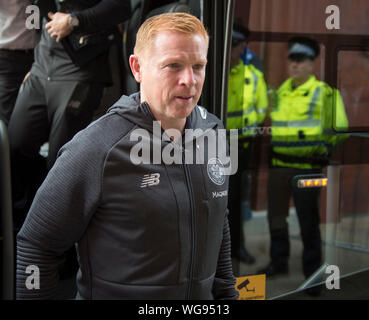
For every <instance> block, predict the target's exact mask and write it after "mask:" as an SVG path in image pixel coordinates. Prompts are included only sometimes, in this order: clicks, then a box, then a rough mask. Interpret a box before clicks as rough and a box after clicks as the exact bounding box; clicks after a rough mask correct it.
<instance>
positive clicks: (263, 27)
mask: <svg viewBox="0 0 369 320" xmlns="http://www.w3.org/2000/svg"><path fill="white" fill-rule="evenodd" d="M248 6H250V23H249V28H250V29H251V30H253V31H261V32H279V33H280V32H294V33H308V34H313V33H319V34H332V33H333V34H355V35H367V34H368V13H367V10H368V2H367V0H355V6H354V7H353V5H352V2H351V1H340V0H310V1H309V2H308V3H307V2H306V0H251V1H237V2H236V13H237V14H240V13H241V12H244V13H245V12H246V11H247V8H248ZM335 14H336V16H335ZM334 18H336V21H334ZM333 25H334V26H335V27H337V28H339V29H334V28H333Z"/></svg>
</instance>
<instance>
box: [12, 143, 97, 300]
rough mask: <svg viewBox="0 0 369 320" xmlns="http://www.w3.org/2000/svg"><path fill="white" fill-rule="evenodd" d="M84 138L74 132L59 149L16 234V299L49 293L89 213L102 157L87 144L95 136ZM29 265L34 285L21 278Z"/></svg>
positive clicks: (48, 295) (26, 276)
mask: <svg viewBox="0 0 369 320" xmlns="http://www.w3.org/2000/svg"><path fill="white" fill-rule="evenodd" d="M86 140H87V139H83V140H82V141H81V140H80V139H76V137H75V138H74V139H73V140H72V141H71V142H69V143H68V144H67V145H65V146H64V147H63V148H62V149H61V151H60V155H59V157H58V159H57V161H56V163H55V164H54V166H53V168H52V169H51V171H50V172H49V174H48V176H47V177H46V179H45V181H44V183H43V184H42V185H41V187H40V189H39V190H38V192H37V194H36V196H35V199H34V201H33V204H32V206H31V208H30V211H29V213H28V215H27V218H26V220H25V222H24V224H23V226H22V228H21V230H20V232H19V233H18V235H17V271H16V298H17V299H52V298H54V297H55V294H56V290H57V285H58V279H59V273H58V268H59V266H60V264H61V263H62V262H63V260H64V252H66V251H67V250H68V249H69V248H71V247H72V246H73V245H74V243H76V242H77V241H78V240H79V239H80V238H81V236H82V235H83V233H84V231H85V230H86V228H87V225H88V223H89V221H90V219H91V216H92V215H93V213H94V212H95V209H96V206H97V205H98V201H99V197H100V189H101V172H102V167H103V165H102V163H103V157H99V156H97V155H98V154H99V153H98V152H99V151H100V150H96V147H95V148H94V147H93V146H94V145H95V144H96V145H97V143H96V141H92V139H89V140H90V141H88V140H87V141H86ZM94 149H95V151H94ZM96 151H97V152H96ZM29 266H32V268H34V266H36V267H37V268H38V269H39V277H38V279H39V282H38V283H39V288H37V287H36V286H34V288H33V289H32V288H30V286H29V282H27V279H29V277H31V276H34V275H35V274H36V273H32V274H30V269H29V268H28V267H29ZM31 270H34V269H31ZM37 273H38V272H37ZM34 281H36V280H35V279H34V280H33V284H35V283H34Z"/></svg>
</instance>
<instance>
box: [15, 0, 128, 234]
mask: <svg viewBox="0 0 369 320" xmlns="http://www.w3.org/2000/svg"><path fill="white" fill-rule="evenodd" d="M37 5H39V6H40V11H41V13H42V15H43V20H42V29H43V30H42V34H41V40H40V42H39V44H38V45H37V46H36V48H35V62H34V63H33V65H32V68H31V70H30V73H29V74H28V77H27V79H26V80H25V82H24V83H23V85H22V86H21V88H20V92H19V94H18V97H17V101H16V104H15V108H14V111H13V114H12V117H11V119H10V122H9V143H10V148H11V161H12V185H13V211H14V216H15V224H16V225H17V227H20V225H21V224H22V222H23V219H24V216H25V214H26V213H27V211H28V208H29V206H30V203H31V202H32V200H33V195H34V193H35V191H36V190H37V188H38V187H39V186H40V184H41V182H42V181H43V178H44V175H45V174H46V172H45V170H44V167H45V164H44V161H43V159H42V158H41V156H40V155H39V151H40V147H41V146H42V145H43V144H44V143H45V142H49V150H48V158H47V169H50V168H51V166H52V165H53V163H54V161H55V159H56V155H57V152H58V150H59V148H60V147H61V146H62V145H64V144H65V143H66V142H67V141H69V140H70V139H71V138H72V137H73V136H74V134H75V133H76V132H78V131H79V130H81V129H83V128H84V127H86V126H87V125H88V124H89V123H90V121H91V120H92V118H93V113H94V110H95V109H96V108H97V107H98V106H99V104H100V100H101V97H102V94H103V90H104V87H105V86H108V85H111V82H112V81H111V75H110V70H109V68H108V67H107V64H108V63H107V62H108V60H107V58H108V48H109V45H110V44H111V43H112V42H113V41H114V39H117V27H116V25H117V24H119V23H121V22H123V21H124V20H125V19H127V18H128V17H129V15H130V1H121V0H119V1H118V0H85V1H76V0H63V1H62V0H59V1H55V2H54V1H43V2H42V1H38V2H37Z"/></svg>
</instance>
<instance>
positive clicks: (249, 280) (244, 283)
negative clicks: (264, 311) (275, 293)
mask: <svg viewBox="0 0 369 320" xmlns="http://www.w3.org/2000/svg"><path fill="white" fill-rule="evenodd" d="M265 279H266V278H265V274H258V275H255V276H246V277H238V278H237V279H236V290H237V291H238V293H239V294H240V296H239V297H238V300H265Z"/></svg>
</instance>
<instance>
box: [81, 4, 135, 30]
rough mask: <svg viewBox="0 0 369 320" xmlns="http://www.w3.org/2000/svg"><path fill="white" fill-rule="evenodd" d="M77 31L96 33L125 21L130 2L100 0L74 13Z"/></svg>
mask: <svg viewBox="0 0 369 320" xmlns="http://www.w3.org/2000/svg"><path fill="white" fill-rule="evenodd" d="M75 14H76V16H77V18H78V20H79V29H80V30H82V31H85V32H87V33H90V32H98V31H101V30H103V29H105V28H108V27H111V26H114V25H117V24H119V23H122V22H124V21H125V20H127V19H128V18H129V17H130V15H131V1H130V0H102V1H101V2H99V3H98V4H96V5H95V6H93V7H91V8H88V9H85V10H82V11H76V12H75Z"/></svg>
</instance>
